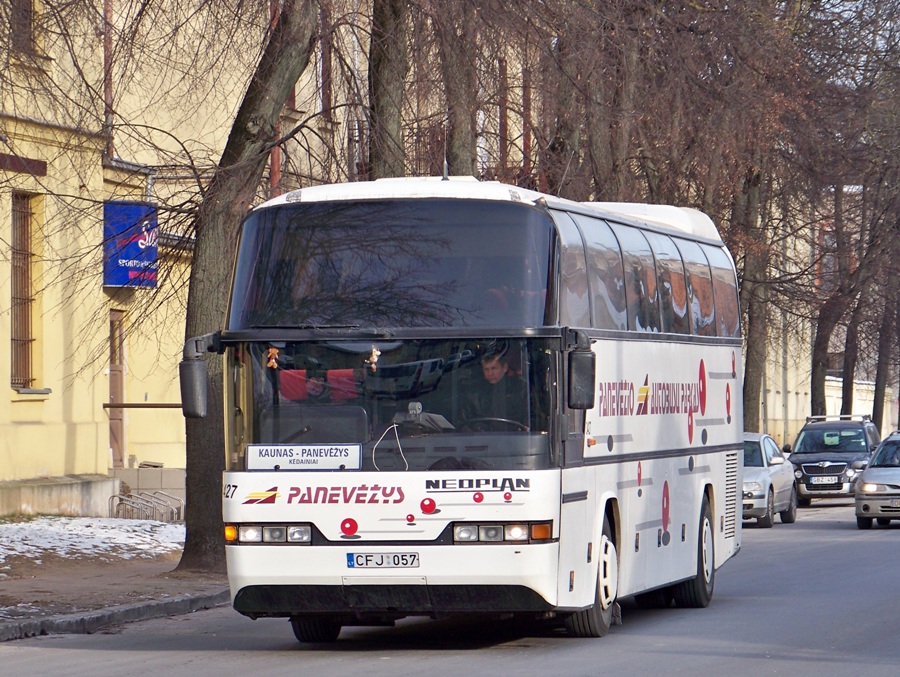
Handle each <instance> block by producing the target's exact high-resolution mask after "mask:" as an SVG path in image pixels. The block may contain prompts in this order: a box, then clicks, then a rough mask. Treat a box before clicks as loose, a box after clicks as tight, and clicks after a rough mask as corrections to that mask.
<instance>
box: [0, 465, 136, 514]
mask: <svg viewBox="0 0 900 677" xmlns="http://www.w3.org/2000/svg"><path fill="white" fill-rule="evenodd" d="M119 484H120V483H119V480H118V479H116V478H114V477H108V476H106V475H67V476H64V477H50V478H41V479H28V480H18V481H11V482H0V515H42V514H50V515H71V516H75V517H106V516H107V515H108V514H109V499H110V497H111V496H115V495H116V494H118V493H119Z"/></svg>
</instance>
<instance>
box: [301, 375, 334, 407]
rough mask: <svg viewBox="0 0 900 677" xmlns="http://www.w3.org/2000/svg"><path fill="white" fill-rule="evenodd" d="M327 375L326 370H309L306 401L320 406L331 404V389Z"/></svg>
mask: <svg viewBox="0 0 900 677" xmlns="http://www.w3.org/2000/svg"><path fill="white" fill-rule="evenodd" d="M327 374H328V372H326V371H325V370H324V369H309V370H307V372H306V399H307V400H308V401H309V402H311V403H318V404H327V403H328V402H331V388H330V387H329V385H328V376H327Z"/></svg>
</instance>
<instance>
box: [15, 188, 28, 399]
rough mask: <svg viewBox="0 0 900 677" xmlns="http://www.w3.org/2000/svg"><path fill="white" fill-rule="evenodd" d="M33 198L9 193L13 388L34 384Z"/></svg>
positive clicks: (22, 194) (24, 194)
mask: <svg viewBox="0 0 900 677" xmlns="http://www.w3.org/2000/svg"><path fill="white" fill-rule="evenodd" d="M33 220H34V219H33V211H32V198H31V196H30V195H28V194H26V193H13V194H12V233H11V236H12V237H11V240H12V242H11V244H12V256H11V259H12V261H11V262H12V279H11V280H10V288H11V294H12V317H11V322H10V325H11V326H10V334H11V336H12V347H11V348H12V365H11V370H10V371H11V385H12V387H13V388H17V389H23V388H31V387H32V386H33V384H34V373H33V366H32V351H33V347H34V333H33V328H32V313H33V309H34V291H33V288H34V285H33V283H32V279H33V278H32V263H33V260H34V249H33V243H32V227H33V226H32V224H33Z"/></svg>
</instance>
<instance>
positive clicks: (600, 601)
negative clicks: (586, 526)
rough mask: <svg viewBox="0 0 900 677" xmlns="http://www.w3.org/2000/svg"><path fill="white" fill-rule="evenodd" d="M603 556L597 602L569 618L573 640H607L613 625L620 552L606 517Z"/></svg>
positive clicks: (600, 565)
mask: <svg viewBox="0 0 900 677" xmlns="http://www.w3.org/2000/svg"><path fill="white" fill-rule="evenodd" d="M599 553H600V561H599V562H597V581H596V585H595V588H594V603H593V604H592V605H591V606H589V607H588V608H587V609H582V610H581V611H576V612H575V613H573V614H572V615H570V616H567V617H566V619H565V625H566V631H567V632H568V633H569V635H570V636H571V637H603V636H605V635H606V633H607V632H609V626H610V625H612V617H613V608H614V607H615V605H616V596H617V594H618V589H619V553H618V551H617V550H616V544H615V541H613V537H612V528H611V527H610V525H609V518H607V517H606V516H605V515H604V517H603V531H602V533H601V536H600V548H599Z"/></svg>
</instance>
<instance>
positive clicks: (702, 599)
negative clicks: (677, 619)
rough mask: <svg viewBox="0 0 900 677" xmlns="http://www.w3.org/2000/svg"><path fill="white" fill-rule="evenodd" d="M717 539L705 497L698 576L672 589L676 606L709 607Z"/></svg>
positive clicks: (701, 511)
mask: <svg viewBox="0 0 900 677" xmlns="http://www.w3.org/2000/svg"><path fill="white" fill-rule="evenodd" d="M715 554H716V537H715V533H714V531H713V521H712V511H711V510H710V509H709V501H708V500H707V498H706V496H704V497H703V503H702V504H701V506H700V533H699V534H698V537H697V575H696V576H694V577H693V578H691V579H689V580H687V581H683V582H681V583H678V584H676V585H675V586H673V587H672V594H673V596H674V598H675V604H677V605H678V606H680V607H682V608H690V609H701V608H705V607H708V606H709V602H710V600H712V596H713V588H715V585H716V557H715Z"/></svg>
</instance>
